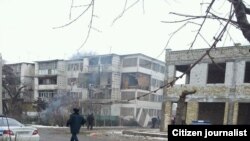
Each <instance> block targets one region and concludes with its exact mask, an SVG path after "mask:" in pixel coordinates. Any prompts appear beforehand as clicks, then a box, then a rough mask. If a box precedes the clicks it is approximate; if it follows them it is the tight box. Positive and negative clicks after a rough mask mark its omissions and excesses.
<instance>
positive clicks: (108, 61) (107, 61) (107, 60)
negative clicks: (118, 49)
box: [101, 56, 112, 65]
mask: <svg viewBox="0 0 250 141" xmlns="http://www.w3.org/2000/svg"><path fill="white" fill-rule="evenodd" d="M101 64H107V65H110V64H112V56H103V57H101Z"/></svg>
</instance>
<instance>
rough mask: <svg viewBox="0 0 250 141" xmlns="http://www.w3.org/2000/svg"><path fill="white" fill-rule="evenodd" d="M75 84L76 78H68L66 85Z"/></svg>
mask: <svg viewBox="0 0 250 141" xmlns="http://www.w3.org/2000/svg"><path fill="white" fill-rule="evenodd" d="M76 84H77V78H73V77H72V78H68V85H71V86H73V85H76Z"/></svg>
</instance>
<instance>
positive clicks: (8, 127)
mask: <svg viewBox="0 0 250 141" xmlns="http://www.w3.org/2000/svg"><path fill="white" fill-rule="evenodd" d="M39 140H40V136H39V134H38V130H37V129H36V128H35V127H32V126H25V125H24V124H22V123H20V122H19V121H17V120H15V119H13V118H10V117H6V116H0V141H39Z"/></svg>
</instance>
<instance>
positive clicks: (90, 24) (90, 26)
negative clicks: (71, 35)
mask: <svg viewBox="0 0 250 141" xmlns="http://www.w3.org/2000/svg"><path fill="white" fill-rule="evenodd" d="M94 7H95V4H94V0H92V12H91V18H90V22H89V29H88V33H87V36H86V38H85V40H84V42H83V43H82V45H81V46H80V47H79V48H78V49H77V52H79V50H80V49H81V48H82V47H83V46H84V45H85V44H86V42H87V40H88V39H89V35H90V31H91V28H92V22H93V17H94Z"/></svg>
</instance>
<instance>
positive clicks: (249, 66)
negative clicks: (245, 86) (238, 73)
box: [244, 62, 250, 83]
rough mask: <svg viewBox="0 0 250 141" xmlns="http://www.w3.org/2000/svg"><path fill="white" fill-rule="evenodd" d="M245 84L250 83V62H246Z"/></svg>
mask: <svg viewBox="0 0 250 141" xmlns="http://www.w3.org/2000/svg"><path fill="white" fill-rule="evenodd" d="M244 83H250V62H246V67H245V78H244Z"/></svg>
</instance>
